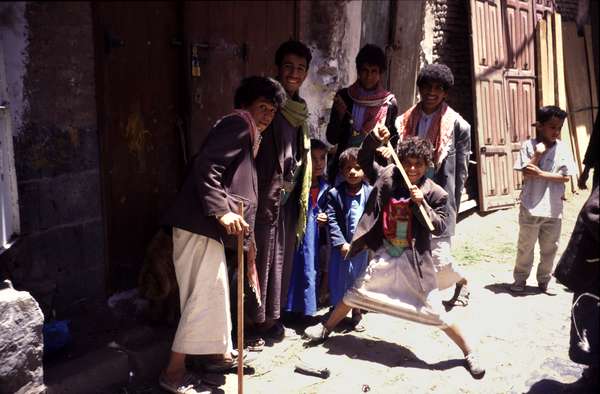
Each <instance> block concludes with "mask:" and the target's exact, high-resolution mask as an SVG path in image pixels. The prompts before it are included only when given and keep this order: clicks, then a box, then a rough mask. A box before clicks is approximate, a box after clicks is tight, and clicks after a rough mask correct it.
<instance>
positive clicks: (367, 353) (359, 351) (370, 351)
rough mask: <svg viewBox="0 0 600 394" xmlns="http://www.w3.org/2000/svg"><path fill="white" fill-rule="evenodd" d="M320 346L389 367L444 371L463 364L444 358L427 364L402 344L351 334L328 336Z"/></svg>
mask: <svg viewBox="0 0 600 394" xmlns="http://www.w3.org/2000/svg"><path fill="white" fill-rule="evenodd" d="M322 346H323V347H325V348H326V349H327V352H328V353H329V354H335V355H346V356H348V357H351V358H355V359H360V360H364V361H371V362H374V363H378V364H381V365H385V366H386V367H390V368H392V367H404V368H419V369H428V370H434V371H444V370H447V369H451V368H455V367H462V366H464V361H463V360H462V359H453V360H444V361H440V362H437V363H434V364H429V363H427V362H425V361H423V360H421V359H420V358H418V357H417V356H416V355H415V354H414V353H413V352H412V351H410V350H409V349H407V348H405V347H404V346H402V345H398V344H396V343H392V342H387V341H384V340H381V339H370V338H361V337H357V336H354V335H352V334H348V335H335V336H333V337H330V338H329V339H328V340H327V341H326V342H325V343H324V344H323V345H322ZM349 349H351V351H349Z"/></svg>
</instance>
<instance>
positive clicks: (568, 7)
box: [556, 0, 597, 21]
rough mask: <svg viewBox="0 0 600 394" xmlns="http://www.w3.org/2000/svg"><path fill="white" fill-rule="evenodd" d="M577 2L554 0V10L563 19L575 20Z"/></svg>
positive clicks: (574, 0)
mask: <svg viewBox="0 0 600 394" xmlns="http://www.w3.org/2000/svg"><path fill="white" fill-rule="evenodd" d="M591 1H597V0H591ZM578 2H579V0H556V10H557V11H558V13H559V14H560V16H561V17H562V20H563V21H575V18H577V6H578Z"/></svg>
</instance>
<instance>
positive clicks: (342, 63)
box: [300, 0, 362, 142]
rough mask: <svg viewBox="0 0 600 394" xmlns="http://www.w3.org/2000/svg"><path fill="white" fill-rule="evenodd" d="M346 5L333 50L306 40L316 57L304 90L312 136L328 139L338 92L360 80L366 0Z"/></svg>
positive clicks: (337, 25) (338, 24)
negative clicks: (357, 59) (357, 63)
mask: <svg viewBox="0 0 600 394" xmlns="http://www.w3.org/2000/svg"><path fill="white" fill-rule="evenodd" d="M343 7H345V10H344V20H342V21H339V23H337V24H336V26H334V27H333V29H334V32H333V37H339V38H340V39H339V40H334V42H332V44H331V50H330V53H323V52H322V51H321V50H319V49H318V48H317V45H316V43H315V42H311V41H310V40H306V41H304V42H305V43H306V44H307V45H308V46H309V47H310V49H311V51H312V55H313V60H312V62H311V67H310V69H309V73H308V76H307V78H306V80H305V82H304V84H303V85H302V90H301V92H300V93H301V95H302V97H304V99H305V100H306V101H307V103H308V110H309V112H310V118H309V122H310V128H311V136H312V137H314V138H319V139H321V140H322V141H324V142H326V138H325V131H326V129H327V123H328V122H329V114H330V112H331V106H332V103H333V97H334V95H335V92H336V91H337V90H339V89H341V88H342V87H345V86H348V85H350V84H351V83H353V82H354V81H355V80H356V67H355V64H354V59H355V57H356V54H357V53H358V51H359V49H360V37H361V15H362V11H361V10H362V0H351V1H348V2H345V3H343ZM306 29H310V26H307V27H306Z"/></svg>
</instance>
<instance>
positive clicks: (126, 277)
mask: <svg viewBox="0 0 600 394" xmlns="http://www.w3.org/2000/svg"><path fill="white" fill-rule="evenodd" d="M177 11H178V10H177V5H176V4H175V3H170V2H152V3H137V2H119V3H112V2H97V3H95V4H94V16H95V24H96V33H97V34H96V35H97V48H98V50H97V59H98V60H97V66H98V67H97V81H98V91H99V92H101V94H100V95H99V99H98V110H99V111H98V114H99V123H100V133H101V149H102V154H101V161H102V180H103V205H104V216H105V221H106V227H105V232H106V239H107V251H106V258H107V262H108V271H109V276H108V285H109V288H110V290H112V291H114V290H118V289H123V288H128V287H133V286H135V285H136V284H137V276H138V271H139V268H140V267H141V264H142V261H143V257H144V253H145V249H146V245H147V243H148V241H149V240H150V239H151V237H152V236H153V234H154V233H155V232H156V230H157V228H158V224H159V218H160V215H161V214H162V213H163V212H164V210H165V209H166V208H167V207H168V205H169V204H170V203H171V202H172V199H173V197H174V195H175V193H176V190H177V186H178V182H179V176H180V173H181V162H180V157H181V151H180V145H179V140H178V134H177V128H176V120H177V116H178V95H179V91H178V80H177V75H178V67H179V65H180V63H179V60H178V57H179V52H178V50H179V49H178V47H177V46H174V45H173V40H174V39H175V38H177V33H178V30H177V29H178V20H177Z"/></svg>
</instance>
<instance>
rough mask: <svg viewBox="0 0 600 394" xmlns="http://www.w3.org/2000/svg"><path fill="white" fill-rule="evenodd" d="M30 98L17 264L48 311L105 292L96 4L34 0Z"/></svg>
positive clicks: (23, 137) (21, 135) (20, 160)
mask: <svg viewBox="0 0 600 394" xmlns="http://www.w3.org/2000/svg"><path fill="white" fill-rule="evenodd" d="M26 18H27V21H28V25H29V45H28V48H27V51H28V55H29V62H28V66H27V71H26V74H25V76H24V81H23V85H24V91H25V96H26V98H27V101H28V103H29V107H28V109H27V110H26V111H25V114H24V116H23V123H22V124H23V126H22V129H21V130H18V131H17V134H16V137H15V165H16V172H17V183H18V190H19V208H20V216H21V232H22V234H21V237H20V239H19V242H18V243H17V245H16V248H15V250H14V251H11V255H12V259H11V261H10V262H9V264H10V266H9V269H8V271H9V275H10V276H11V277H12V279H13V281H14V283H15V286H16V287H17V288H21V289H26V290H29V291H30V292H31V293H32V294H33V295H34V297H36V299H37V300H38V302H39V303H40V305H41V306H42V309H43V310H44V313H45V314H47V313H48V312H49V310H50V306H51V305H53V307H54V308H55V309H56V310H57V311H58V312H59V313H60V312H61V311H67V310H69V308H70V307H71V306H73V305H74V304H75V303H81V301H82V300H90V301H91V300H96V299H98V298H99V297H101V296H102V295H103V292H104V258H103V249H104V237H103V227H102V217H101V200H100V193H101V190H100V172H99V149H98V135H97V118H96V100H95V83H94V45H93V36H92V16H91V7H90V3H88V2H28V3H27V8H26Z"/></svg>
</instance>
